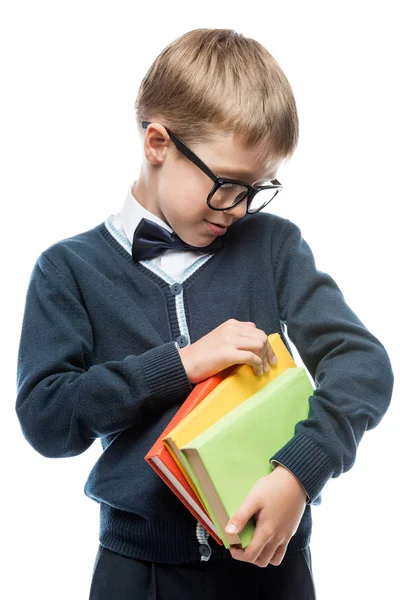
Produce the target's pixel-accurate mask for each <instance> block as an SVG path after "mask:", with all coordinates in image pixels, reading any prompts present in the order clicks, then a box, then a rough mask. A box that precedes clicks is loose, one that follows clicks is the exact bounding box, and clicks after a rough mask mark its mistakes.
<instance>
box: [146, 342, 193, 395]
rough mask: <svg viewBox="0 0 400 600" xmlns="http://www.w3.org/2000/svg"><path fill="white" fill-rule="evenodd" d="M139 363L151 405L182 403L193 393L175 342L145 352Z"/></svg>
mask: <svg viewBox="0 0 400 600" xmlns="http://www.w3.org/2000/svg"><path fill="white" fill-rule="evenodd" d="M139 363H140V366H141V369H142V372H143V375H144V378H145V381H146V383H147V385H148V387H149V390H150V393H151V398H150V399H149V402H150V404H156V403H157V402H159V401H160V402H162V403H163V405H167V404H168V403H171V404H172V403H174V402H181V401H183V400H184V399H186V398H187V396H188V395H189V394H190V392H191V391H192V389H193V388H192V384H191V382H190V380H189V378H188V376H187V373H186V371H185V368H184V366H183V363H182V359H181V357H180V354H179V352H178V348H177V346H176V344H175V342H168V343H166V344H162V345H161V346H157V347H156V348H152V349H151V350H148V351H147V352H144V353H143V354H141V355H140V356H139Z"/></svg>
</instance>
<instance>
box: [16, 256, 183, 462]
mask: <svg viewBox="0 0 400 600" xmlns="http://www.w3.org/2000/svg"><path fill="white" fill-rule="evenodd" d="M94 342H95V341H94V338H93V332H92V328H91V322H90V318H89V315H88V314H87V311H86V309H85V306H84V304H83V303H82V301H81V299H80V297H79V293H77V291H76V290H74V289H73V286H72V285H71V284H70V282H68V281H67V280H66V278H65V277H64V276H63V275H62V274H61V273H60V271H59V270H58V269H57V267H56V266H55V265H54V264H53V262H52V261H51V260H50V259H49V258H48V257H47V256H46V255H45V254H44V253H42V254H41V255H40V256H39V258H38V260H37V261H36V264H35V266H34V268H33V271H32V274H31V277H30V281H29V284H28V290H27V294H26V299H25V309H24V315H23V321H22V329H21V335H20V341H19V349H18V367H17V400H16V412H17V416H18V419H19V422H20V425H21V428H22V431H23V434H24V436H25V437H26V439H27V440H28V442H29V443H30V444H31V445H32V446H33V447H34V448H35V450H37V451H38V452H39V453H41V454H43V455H44V456H48V457H66V456H74V455H77V454H80V453H82V452H83V451H84V450H86V449H87V448H88V447H89V446H90V445H91V444H92V443H93V441H94V440H95V439H96V438H98V437H102V436H106V435H109V434H113V433H116V432H118V431H121V430H124V429H127V428H129V427H132V426H134V425H136V424H137V423H138V422H139V421H140V419H141V415H142V414H143V411H144V410H145V409H147V410H148V409H149V408H150V409H151V410H155V411H156V410H158V409H160V410H161V409H162V410H164V409H165V408H166V407H167V406H169V405H171V404H174V403H177V402H180V401H183V400H184V399H185V398H186V397H187V396H188V394H189V393H190V392H191V390H192V385H191V382H190V381H189V379H188V377H187V374H186V371H185V369H184V366H183V363H182V360H181V358H180V355H179V352H178V349H177V346H176V344H175V342H174V341H171V342H168V343H164V344H162V345H160V346H157V347H155V348H152V349H150V350H148V351H146V352H144V353H143V354H140V355H138V356H136V355H133V354H132V355H129V356H126V357H125V358H124V359H123V360H110V361H108V362H104V363H102V364H93V358H92V355H93V345H94Z"/></svg>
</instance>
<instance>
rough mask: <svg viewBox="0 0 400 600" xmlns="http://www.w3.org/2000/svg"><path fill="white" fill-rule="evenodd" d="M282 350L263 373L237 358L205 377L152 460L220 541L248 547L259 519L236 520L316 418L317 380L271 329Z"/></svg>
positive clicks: (160, 441)
mask: <svg viewBox="0 0 400 600" xmlns="http://www.w3.org/2000/svg"><path fill="white" fill-rule="evenodd" d="M268 340H269V342H270V344H271V346H272V349H273V351H274V353H275V355H276V357H277V363H276V364H275V365H271V368H270V370H269V371H268V372H266V373H263V374H262V375H260V376H258V375H255V374H254V371H253V368H252V367H251V366H250V365H247V364H241V365H233V366H232V367H229V368H228V369H225V370H224V371H221V372H220V373H217V374H216V375H214V376H213V377H210V378H209V379H207V380H205V381H202V382H200V383H198V384H197V385H196V386H195V387H194V388H193V390H192V392H191V394H189V396H188V397H187V399H186V400H185V402H184V403H183V404H182V405H181V407H180V408H179V410H178V411H177V413H176V414H175V416H174V417H173V419H172V420H171V421H170V423H169V424H168V426H167V427H166V428H165V429H164V431H163V432H162V433H161V435H160V436H159V438H158V439H157V440H156V442H155V443H154V445H153V446H152V448H151V449H150V450H149V452H148V453H147V454H146V456H145V460H146V461H147V462H148V463H149V465H151V467H152V468H153V469H154V470H155V471H156V473H157V474H158V475H159V476H160V477H161V478H162V479H163V480H164V482H165V483H166V484H167V485H168V486H169V487H170V489H171V490H172V491H173V492H174V494H175V495H176V496H177V497H178V498H179V499H180V500H181V501H182V502H183V504H185V506H186V507H187V508H188V510H190V512H191V513H192V514H193V516H194V517H195V518H196V520H198V521H199V522H200V523H202V525H203V526H204V528H205V529H206V530H207V531H208V532H209V533H210V535H211V536H212V537H213V538H214V539H215V540H216V542H217V543H218V544H220V545H222V544H223V545H224V546H225V548H229V547H230V546H231V545H234V544H239V545H240V546H241V547H243V548H245V547H246V546H247V545H248V544H249V543H250V541H251V538H252V535H253V532H254V529H255V520H254V519H253V518H251V519H250V520H249V521H248V523H247V524H246V525H245V527H244V528H243V529H242V530H241V531H240V533H238V534H227V533H225V526H226V525H227V523H228V521H229V519H230V518H231V517H232V515H233V514H234V513H235V512H236V511H237V509H238V508H239V507H240V506H241V504H242V503H243V501H244V499H245V497H246V496H247V494H248V493H249V492H250V490H251V488H252V487H253V485H254V484H255V483H256V481H257V480H258V479H260V478H261V477H264V476H265V475H268V474H269V473H270V472H271V471H272V470H273V468H272V466H271V464H270V462H269V459H270V457H271V456H273V454H275V453H276V452H277V451H278V450H280V448H282V446H284V445H285V444H286V443H287V442H288V441H289V440H290V439H291V438H292V437H293V435H294V431H295V426H296V424H297V423H298V422H299V421H301V420H305V419H307V418H308V413H309V397H310V396H311V395H312V394H313V391H314V390H313V385H312V383H311V381H310V378H309V376H308V374H307V372H306V370H305V369H304V368H303V367H297V366H296V363H295V362H294V360H293V358H292V356H291V354H290V352H289V351H288V349H287V348H286V346H285V344H284V343H283V341H282V339H281V337H280V335H279V334H278V333H273V334H270V335H268Z"/></svg>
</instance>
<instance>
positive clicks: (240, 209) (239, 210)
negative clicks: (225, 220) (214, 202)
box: [224, 199, 247, 220]
mask: <svg viewBox="0 0 400 600" xmlns="http://www.w3.org/2000/svg"><path fill="white" fill-rule="evenodd" d="M246 211H247V200H246V199H244V200H242V201H241V202H239V204H236V206H233V207H232V208H227V209H226V210H224V212H225V213H227V214H228V215H231V216H232V217H233V218H234V219H235V220H237V219H241V218H242V217H244V215H245V214H246Z"/></svg>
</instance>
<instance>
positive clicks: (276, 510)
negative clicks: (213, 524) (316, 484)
mask: <svg viewBox="0 0 400 600" xmlns="http://www.w3.org/2000/svg"><path fill="white" fill-rule="evenodd" d="M306 502H307V494H306V492H305V490H304V488H303V486H302V485H301V483H300V482H299V480H298V479H297V477H295V475H293V473H291V471H289V470H288V469H286V468H285V467H283V466H282V465H278V466H277V467H276V468H275V469H274V471H272V472H271V473H269V474H268V475H266V476H265V477H262V478H261V479H259V480H258V481H257V482H256V483H255V484H254V486H253V488H252V489H251V491H250V492H249V494H248V495H247V496H246V498H245V499H244V501H243V503H242V505H241V506H240V508H239V509H238V510H237V511H236V513H235V514H234V515H233V516H232V518H231V519H230V521H229V524H231V523H234V524H235V525H237V526H238V530H237V531H241V530H242V528H243V527H244V525H245V524H246V523H247V521H248V520H249V519H250V517H252V516H253V515H254V518H255V520H256V528H255V531H254V533H253V537H252V540H251V542H250V544H249V545H248V546H246V548H244V549H243V548H241V546H240V545H239V544H238V545H234V546H231V547H230V549H229V551H230V553H231V555H232V557H233V558H235V559H236V560H242V561H245V562H251V563H253V564H255V565H257V566H258V567H266V566H267V565H268V564H269V563H271V564H272V565H275V566H277V565H279V564H280V563H281V562H282V560H283V557H284V556H285V553H286V548H287V545H288V543H289V541H290V538H291V537H292V536H293V535H294V534H295V533H296V531H297V528H298V526H299V523H300V520H301V517H302V515H303V512H304V509H305V507H306ZM229 524H228V525H229ZM228 525H227V527H228ZM227 527H226V528H225V531H226V529H227ZM227 533H229V532H228V531H227ZM230 533H236V531H232V532H230Z"/></svg>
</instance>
